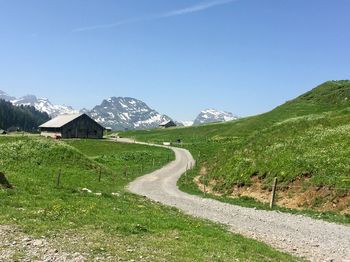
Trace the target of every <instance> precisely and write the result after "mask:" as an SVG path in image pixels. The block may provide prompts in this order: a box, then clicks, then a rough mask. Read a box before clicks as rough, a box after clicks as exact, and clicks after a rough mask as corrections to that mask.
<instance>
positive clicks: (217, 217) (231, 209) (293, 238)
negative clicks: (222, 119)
mask: <svg viewBox="0 0 350 262" xmlns="http://www.w3.org/2000/svg"><path fill="white" fill-rule="evenodd" d="M122 142H128V140H126V139H125V140H124V141H122ZM172 150H173V151H174V152H175V154H176V160H175V161H173V162H171V163H169V164H168V165H167V166H165V167H163V168H162V169H159V170H157V171H155V172H153V173H151V174H148V175H145V176H142V177H139V178H137V179H136V180H135V181H133V182H131V183H130V184H129V186H128V190H129V191H131V192H132V193H135V194H138V195H142V196H146V197H148V198H150V199H152V200H155V201H158V202H161V203H163V204H165V205H168V206H173V207H176V208H178V209H180V210H182V211H184V212H185V213H187V214H190V215H193V216H196V217H200V218H204V219H209V220H211V221H214V222H218V223H221V224H225V225H227V226H228V227H229V229H230V230H231V231H232V232H235V233H240V234H242V235H244V236H247V237H250V238H254V239H257V240H259V241H263V242H265V243H267V244H269V245H271V246H273V247H275V248H276V249H279V250H281V251H284V252H288V253H290V254H292V255H295V256H299V257H304V258H306V259H308V260H310V261H350V227H348V226H344V225H338V224H333V223H328V222H324V221H321V220H315V219H312V218H309V217H305V216H301V215H292V214H287V213H281V212H276V211H264V210H255V209H253V208H245V207H240V206H235V205H231V204H227V203H222V202H219V201H216V200H213V199H203V198H201V197H198V196H194V195H189V194H187V193H184V192H181V191H180V190H179V189H178V187H177V185H176V183H177V180H178V179H179V178H180V176H181V175H182V174H183V173H184V172H185V170H186V166H187V165H189V166H190V165H191V164H194V159H193V157H192V156H191V154H190V153H189V152H188V151H187V150H185V149H180V148H172Z"/></svg>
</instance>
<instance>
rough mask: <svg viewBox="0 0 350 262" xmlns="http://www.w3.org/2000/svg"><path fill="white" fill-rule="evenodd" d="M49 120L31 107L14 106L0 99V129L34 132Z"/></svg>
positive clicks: (44, 114)
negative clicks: (12, 128) (18, 129)
mask: <svg viewBox="0 0 350 262" xmlns="http://www.w3.org/2000/svg"><path fill="white" fill-rule="evenodd" d="M49 119H50V118H49V116H48V115H47V114H46V113H42V112H39V111H37V110H36V109H35V108H34V107H32V106H23V105H22V106H14V105H13V104H11V103H10V102H7V101H5V100H3V99H0V128H1V129H5V130H7V129H8V128H11V127H15V128H20V130H24V131H36V130H37V129H38V126H39V125H41V124H42V123H44V122H46V121H48V120H49Z"/></svg>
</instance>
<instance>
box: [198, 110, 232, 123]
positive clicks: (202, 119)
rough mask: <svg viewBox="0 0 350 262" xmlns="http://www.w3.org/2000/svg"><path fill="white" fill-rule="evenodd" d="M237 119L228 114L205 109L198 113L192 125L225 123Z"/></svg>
mask: <svg viewBox="0 0 350 262" xmlns="http://www.w3.org/2000/svg"><path fill="white" fill-rule="evenodd" d="M236 119H238V117H237V116H235V115H233V114H232V113H230V112H225V111H219V110H216V109H205V110H203V111H201V112H200V113H199V115H198V116H197V117H196V119H195V120H194V122H193V125H201V124H207V123H213V122H226V121H231V120H236Z"/></svg>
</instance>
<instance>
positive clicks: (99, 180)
mask: <svg viewBox="0 0 350 262" xmlns="http://www.w3.org/2000/svg"><path fill="white" fill-rule="evenodd" d="M101 176H102V172H101V167H100V169H99V172H98V182H101Z"/></svg>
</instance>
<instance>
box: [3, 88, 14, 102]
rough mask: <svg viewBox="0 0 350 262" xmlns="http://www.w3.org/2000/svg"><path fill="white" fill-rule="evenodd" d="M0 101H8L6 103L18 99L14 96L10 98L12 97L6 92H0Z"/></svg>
mask: <svg viewBox="0 0 350 262" xmlns="http://www.w3.org/2000/svg"><path fill="white" fill-rule="evenodd" d="M0 99H3V100H6V101H10V100H13V99H16V98H15V97H13V96H10V95H8V94H6V93H5V92H4V91H1V90H0Z"/></svg>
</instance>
